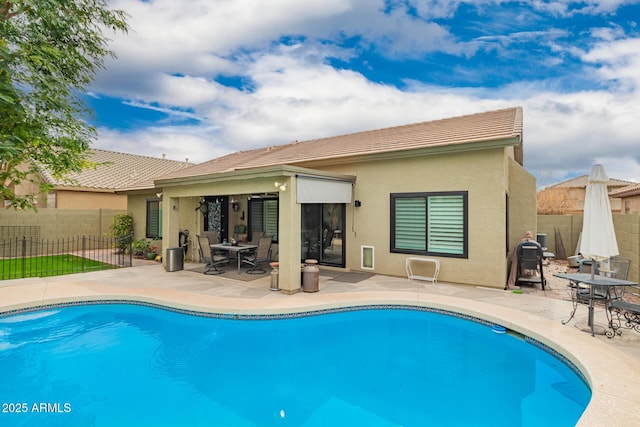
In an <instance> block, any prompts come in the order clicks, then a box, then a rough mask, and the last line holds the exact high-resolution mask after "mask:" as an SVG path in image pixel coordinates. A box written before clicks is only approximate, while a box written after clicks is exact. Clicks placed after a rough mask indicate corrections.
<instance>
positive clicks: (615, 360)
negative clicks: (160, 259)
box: [0, 276, 640, 427]
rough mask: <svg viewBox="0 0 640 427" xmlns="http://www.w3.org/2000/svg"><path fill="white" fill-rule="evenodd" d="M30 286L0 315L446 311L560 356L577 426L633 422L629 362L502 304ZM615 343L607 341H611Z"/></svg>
mask: <svg viewBox="0 0 640 427" xmlns="http://www.w3.org/2000/svg"><path fill="white" fill-rule="evenodd" d="M78 279H80V277H77V276H76V277H75V278H74V279H73V280H71V279H70V280H69V281H68V282H63V281H61V282H57V283H47V282H45V281H34V282H35V283H24V284H20V285H19V286H17V285H16V286H3V287H0V313H5V312H9V311H14V310H24V309H31V308H36V307H41V306H46V305H49V304H65V303H75V302H100V301H131V302H140V303H148V304H153V305H161V306H166V307H169V308H175V309H179V310H186V311H196V312H203V313H220V314H229V315H233V314H238V315H259V314H266V315H269V314H286V313H303V312H306V311H317V310H330V309H336V308H346V307H350V306H367V305H409V306H418V307H428V308H431V309H437V310H444V311H451V312H455V313H460V314H461V315H464V316H470V317H473V318H478V319H483V320H484V321H486V322H488V323H490V324H499V325H502V326H504V327H505V328H507V329H511V330H513V331H516V332H518V333H521V334H523V335H525V336H528V337H530V338H532V339H534V340H536V341H537V342H539V343H542V344H543V345H546V346H548V347H549V348H551V349H552V350H553V351H554V352H557V353H558V354H559V355H561V356H562V357H564V358H565V359H566V360H568V361H569V362H571V363H572V364H573V365H574V366H575V367H577V368H578V369H579V370H580V371H581V372H582V374H583V376H584V378H585V379H586V380H587V382H588V384H589V386H590V388H591V392H592V398H591V401H590V402H589V405H588V406H587V408H586V410H585V412H584V413H583V415H582V417H581V418H580V420H579V422H578V424H576V425H577V426H580V427H585V426H589V427H590V426H602V425H607V424H610V423H612V422H615V424H617V425H640V409H639V408H640V367H639V366H638V363H637V360H636V359H635V358H633V357H631V356H629V355H627V354H625V353H623V352H621V351H620V350H617V349H615V348H613V347H611V346H609V345H607V344H605V343H603V342H600V341H598V340H594V339H593V338H592V337H591V336H590V335H589V334H586V333H584V332H581V331H579V330H577V329H576V328H567V327H564V326H562V325H561V324H558V323H557V322H553V321H551V320H549V319H547V318H545V317H542V316H539V315H536V314H532V313H527V312H524V311H521V310H517V309H514V308H510V307H503V306H497V305H495V304H490V303H487V302H483V301H476V300H471V299H463V298H459V297H454V296H448V295H438V294H428V293H420V292H400V291H366V292H357V293H336V294H322V293H315V294H313V295H312V297H310V295H309V294H295V295H290V296H287V297H286V298H282V299H280V298H278V299H249V298H238V297H227V296H224V297H223V296H213V295H206V294H197V293H193V292H187V291H183V290H176V289H170V288H129V287H125V286H117V287H114V286H111V285H108V284H104V283H100V282H92V281H87V282H83V281H82V280H78ZM614 339H615V338H614Z"/></svg>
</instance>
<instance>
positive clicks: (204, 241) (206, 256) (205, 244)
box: [198, 236, 229, 275]
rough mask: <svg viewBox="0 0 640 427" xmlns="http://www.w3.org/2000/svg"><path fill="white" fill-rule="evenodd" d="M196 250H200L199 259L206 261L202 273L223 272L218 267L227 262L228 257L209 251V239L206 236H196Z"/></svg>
mask: <svg viewBox="0 0 640 427" xmlns="http://www.w3.org/2000/svg"><path fill="white" fill-rule="evenodd" d="M198 245H199V248H198V251H199V252H200V259H201V260H202V261H204V262H206V265H205V267H204V271H203V273H204V274H211V275H213V274H223V273H224V270H221V269H219V268H218V267H220V266H222V265H225V264H228V263H229V257H228V256H227V255H224V256H223V255H217V254H214V253H213V252H212V251H211V241H210V240H209V237H208V236H198Z"/></svg>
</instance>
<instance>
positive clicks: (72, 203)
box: [50, 190, 127, 210]
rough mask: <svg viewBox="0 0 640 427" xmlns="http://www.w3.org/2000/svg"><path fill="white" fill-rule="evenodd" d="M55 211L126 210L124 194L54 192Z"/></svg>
mask: <svg viewBox="0 0 640 427" xmlns="http://www.w3.org/2000/svg"><path fill="white" fill-rule="evenodd" d="M55 193H56V206H50V207H55V208H57V209H118V210H126V209H127V196H126V195H125V194H113V193H97V192H96V193H94V192H90V191H67V190H56V192H55Z"/></svg>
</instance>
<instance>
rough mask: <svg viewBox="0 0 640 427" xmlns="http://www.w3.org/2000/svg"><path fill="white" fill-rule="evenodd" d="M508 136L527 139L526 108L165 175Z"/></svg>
mask: <svg viewBox="0 0 640 427" xmlns="http://www.w3.org/2000/svg"><path fill="white" fill-rule="evenodd" d="M506 139H517V140H518V141H520V142H521V141H522V108H520V107H515V108H508V109H503V110H497V111H490V112H485V113H479V114H472V115H467V116H460V117H454V118H448V119H442V120H435V121H430V122H422V123H415V124H410V125H404V126H396V127H390V128H384V129H378V130H371V131H365V132H357V133H352V134H347V135H340V136H333V137H329V138H321V139H313V140H309V141H300V142H298V141H294V142H292V143H290V144H285V145H278V146H272V147H264V148H257V149H253V150H248V151H240V152H236V153H232V154H229V155H227V156H224V157H219V158H217V159H213V160H210V161H207V162H204V163H200V164H198V165H195V166H192V167H191V168H189V169H188V170H180V171H177V172H174V173H170V174H168V175H165V176H163V177H162V178H161V179H163V180H164V179H172V178H185V177H195V176H203V175H209V174H215V173H221V172H228V171H233V170H240V169H250V168H256V167H265V166H276V165H292V166H299V165H302V164H304V163H309V162H321V161H329V160H336V159H349V158H354V157H356V156H367V155H375V154H382V153H393V152H401V151H408V150H415V149H424V148H435V147H445V146H454V145H463V144H469V143H475V142H486V141H500V140H506Z"/></svg>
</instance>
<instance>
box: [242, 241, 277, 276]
mask: <svg viewBox="0 0 640 427" xmlns="http://www.w3.org/2000/svg"><path fill="white" fill-rule="evenodd" d="M272 242H273V239H272V237H271V236H262V237H260V240H258V247H257V248H256V251H255V253H253V254H249V255H245V256H244V257H243V258H242V263H244V264H249V265H251V268H249V270H247V274H262V273H266V272H267V270H266V269H265V268H263V267H262V264H264V263H265V262H270V261H271V244H272Z"/></svg>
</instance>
